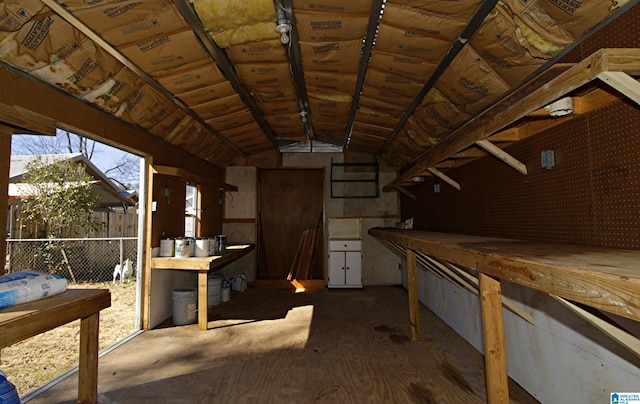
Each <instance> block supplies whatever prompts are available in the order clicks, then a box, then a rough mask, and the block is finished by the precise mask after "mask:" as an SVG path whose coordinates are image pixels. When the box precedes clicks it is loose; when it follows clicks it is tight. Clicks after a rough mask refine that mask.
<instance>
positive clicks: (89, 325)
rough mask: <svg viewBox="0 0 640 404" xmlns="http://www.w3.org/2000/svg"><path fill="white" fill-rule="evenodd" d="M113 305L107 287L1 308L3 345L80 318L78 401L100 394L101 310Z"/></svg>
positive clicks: (90, 400)
mask: <svg viewBox="0 0 640 404" xmlns="http://www.w3.org/2000/svg"><path fill="white" fill-rule="evenodd" d="M109 306H111V293H110V292H109V291H108V290H107V289H67V291H65V292H64V293H61V294H59V295H55V296H51V297H49V298H46V299H42V300H37V301H34V302H28V303H22V304H17V305H15V306H11V307H7V308H4V309H1V310H0V349H2V348H5V347H8V346H9V345H12V344H15V343H17V342H20V341H22V340H24V339H27V338H30V337H33V336H34V335H38V334H41V333H43V332H45V331H49V330H52V329H54V328H56V327H59V326H61V325H64V324H67V323H70V322H71V321H74V320H77V319H80V358H79V371H78V402H79V403H96V402H97V397H98V328H99V327H98V326H99V324H100V310H102V309H105V308H107V307H109Z"/></svg>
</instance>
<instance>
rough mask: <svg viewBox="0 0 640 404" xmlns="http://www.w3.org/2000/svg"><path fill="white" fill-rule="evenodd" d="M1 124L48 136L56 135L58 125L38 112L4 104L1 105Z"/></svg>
mask: <svg viewBox="0 0 640 404" xmlns="http://www.w3.org/2000/svg"><path fill="white" fill-rule="evenodd" d="M0 122H4V123H7V124H9V125H10V126H14V127H18V128H24V129H26V130H29V131H34V132H37V133H40V134H43V135H48V136H55V135H56V128H57V124H58V123H57V122H56V121H55V120H53V119H50V118H47V117H46V116H43V115H40V114H38V113H37V112H33V111H29V110H28V109H24V108H22V107H19V106H16V105H7V104H4V103H0ZM14 133H18V132H14ZM19 133H24V132H19Z"/></svg>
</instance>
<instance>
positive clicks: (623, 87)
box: [598, 72, 640, 104]
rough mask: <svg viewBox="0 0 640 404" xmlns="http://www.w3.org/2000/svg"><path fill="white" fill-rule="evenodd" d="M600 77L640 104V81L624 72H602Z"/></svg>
mask: <svg viewBox="0 0 640 404" xmlns="http://www.w3.org/2000/svg"><path fill="white" fill-rule="evenodd" d="M598 78H599V79H600V80H602V81H604V82H605V83H607V84H608V85H610V86H611V87H613V88H615V89H616V90H618V91H620V92H621V93H622V94H624V95H626V96H627V97H629V98H630V99H632V100H633V101H635V102H636V103H637V104H640V83H638V82H637V81H636V80H634V79H633V77H631V76H629V75H628V74H626V73H624V72H602V73H600V74H599V75H598Z"/></svg>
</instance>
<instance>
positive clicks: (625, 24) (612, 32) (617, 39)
mask: <svg viewBox="0 0 640 404" xmlns="http://www.w3.org/2000/svg"><path fill="white" fill-rule="evenodd" d="M638 21H640V4H636V5H635V6H633V7H632V8H631V9H629V10H628V11H627V12H626V13H624V14H622V15H621V16H620V17H618V18H616V19H615V20H613V21H612V22H611V23H609V24H608V25H606V26H605V27H603V28H602V29H600V30H599V31H598V32H597V33H595V34H594V35H591V36H590V37H588V38H587V39H585V40H584V41H583V42H582V43H580V44H579V45H578V46H576V47H575V48H574V49H573V50H571V52H569V53H567V54H566V55H565V56H564V57H563V58H562V60H561V62H565V63H576V62H579V61H580V60H582V59H584V58H585V57H587V56H589V55H591V54H592V53H593V52H595V51H597V50H598V49H602V48H640V24H638Z"/></svg>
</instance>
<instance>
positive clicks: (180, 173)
mask: <svg viewBox="0 0 640 404" xmlns="http://www.w3.org/2000/svg"><path fill="white" fill-rule="evenodd" d="M153 168H154V169H155V172H154V174H160V175H168V176H170V177H177V178H181V179H183V180H185V181H187V182H195V183H196V184H199V185H206V186H209V187H213V188H224V189H225V190H226V191H230V192H235V191H237V190H238V187H237V186H235V185H229V184H225V183H224V182H223V181H217V180H214V179H213V178H209V177H203V176H202V175H198V174H194V173H191V172H189V171H187V170H185V169H183V168H179V167H169V166H161V165H155V166H153Z"/></svg>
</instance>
